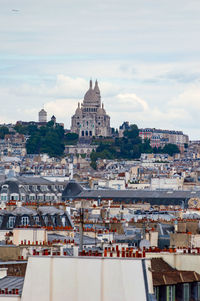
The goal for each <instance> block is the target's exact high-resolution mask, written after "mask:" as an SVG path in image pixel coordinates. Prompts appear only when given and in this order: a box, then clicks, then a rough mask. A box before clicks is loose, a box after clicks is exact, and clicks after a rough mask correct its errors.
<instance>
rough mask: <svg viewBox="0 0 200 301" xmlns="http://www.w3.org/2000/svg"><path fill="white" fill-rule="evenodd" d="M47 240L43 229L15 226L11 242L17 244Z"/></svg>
mask: <svg viewBox="0 0 200 301" xmlns="http://www.w3.org/2000/svg"><path fill="white" fill-rule="evenodd" d="M46 241H47V232H46V230H45V229H39V228H35V229H25V228H16V229H14V230H13V243H14V245H16V246H18V245H20V244H21V242H23V243H26V244H28V243H30V244H36V242H38V244H40V243H43V242H46Z"/></svg>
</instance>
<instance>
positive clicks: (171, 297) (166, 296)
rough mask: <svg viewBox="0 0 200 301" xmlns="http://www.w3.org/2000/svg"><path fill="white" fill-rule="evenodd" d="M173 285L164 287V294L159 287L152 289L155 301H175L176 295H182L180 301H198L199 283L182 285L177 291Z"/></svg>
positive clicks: (199, 295) (199, 298)
mask: <svg viewBox="0 0 200 301" xmlns="http://www.w3.org/2000/svg"><path fill="white" fill-rule="evenodd" d="M178 290H179V292H176V291H177V288H176V286H175V285H168V286H166V291H165V292H164V291H163V290H162V289H161V290H160V287H154V294H155V297H156V300H157V301H160V300H166V301H175V300H176V293H178V294H179V295H180V294H181V295H182V299H181V300H182V301H190V300H191V298H192V300H196V301H198V300H200V282H195V283H191V285H190V284H189V283H183V285H182V288H179V289H178Z"/></svg>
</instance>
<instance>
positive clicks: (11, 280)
mask: <svg viewBox="0 0 200 301" xmlns="http://www.w3.org/2000/svg"><path fill="white" fill-rule="evenodd" d="M23 285H24V278H23V277H15V276H6V277H4V278H2V279H0V289H3V290H5V288H7V289H8V291H11V290H12V289H16V288H17V289H18V290H19V294H20V295H21V294H22V289H23Z"/></svg>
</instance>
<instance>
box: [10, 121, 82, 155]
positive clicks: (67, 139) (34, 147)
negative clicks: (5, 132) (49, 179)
mask: <svg viewBox="0 0 200 301" xmlns="http://www.w3.org/2000/svg"><path fill="white" fill-rule="evenodd" d="M15 130H16V131H17V132H18V133H20V134H24V135H27V136H28V137H29V138H28V140H27V142H26V150H27V153H28V154H42V153H46V154H48V155H49V156H50V157H61V156H63V155H64V149H65V144H74V143H77V141H78V135H77V134H74V133H68V134H66V135H65V132H64V128H63V127H62V126H61V125H59V124H56V125H54V123H53V122H52V121H50V122H48V123H47V124H46V125H45V126H41V127H38V126H37V125H25V126H24V125H16V126H15Z"/></svg>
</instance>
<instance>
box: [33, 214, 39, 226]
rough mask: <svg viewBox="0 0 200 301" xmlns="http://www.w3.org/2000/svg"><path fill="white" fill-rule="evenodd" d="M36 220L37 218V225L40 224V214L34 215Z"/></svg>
mask: <svg viewBox="0 0 200 301" xmlns="http://www.w3.org/2000/svg"><path fill="white" fill-rule="evenodd" d="M34 220H35V223H36V225H40V218H39V216H34Z"/></svg>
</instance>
